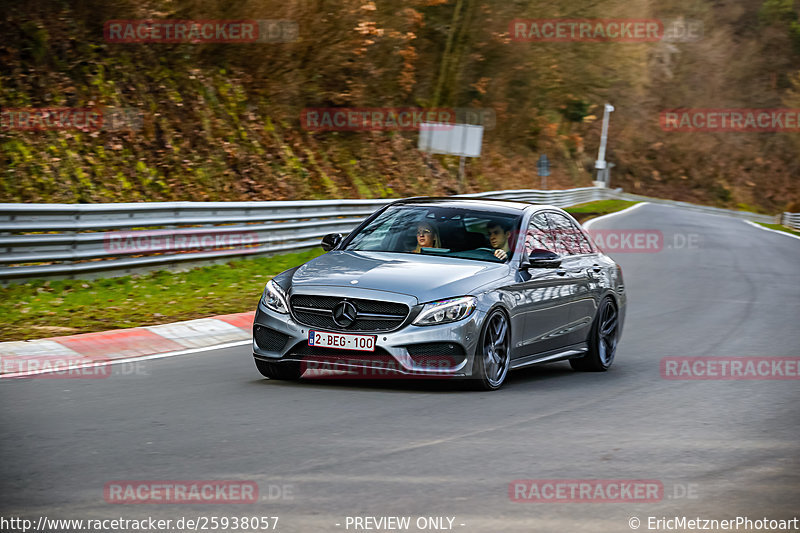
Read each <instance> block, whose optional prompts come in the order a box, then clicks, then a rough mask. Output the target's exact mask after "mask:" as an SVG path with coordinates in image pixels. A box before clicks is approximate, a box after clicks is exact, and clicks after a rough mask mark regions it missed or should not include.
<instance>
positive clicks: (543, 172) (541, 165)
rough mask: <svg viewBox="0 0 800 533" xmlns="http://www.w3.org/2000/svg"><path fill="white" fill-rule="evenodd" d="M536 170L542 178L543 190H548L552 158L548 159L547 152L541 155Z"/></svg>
mask: <svg viewBox="0 0 800 533" xmlns="http://www.w3.org/2000/svg"><path fill="white" fill-rule="evenodd" d="M536 170H537V172H538V173H539V176H540V177H541V178H542V190H543V191H545V190H547V176H549V175H550V160H549V159H547V154H542V155H540V156H539V161H537V162H536Z"/></svg>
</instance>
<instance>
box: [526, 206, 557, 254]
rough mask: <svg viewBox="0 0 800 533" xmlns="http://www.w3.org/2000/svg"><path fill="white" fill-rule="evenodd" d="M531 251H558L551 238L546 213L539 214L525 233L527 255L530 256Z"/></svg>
mask: <svg viewBox="0 0 800 533" xmlns="http://www.w3.org/2000/svg"><path fill="white" fill-rule="evenodd" d="M531 250H548V251H551V252H555V251H556V250H555V247H554V246H553V242H552V239H551V238H550V227H549V226H548V224H547V218H546V217H545V216H544V213H539V214H538V215H535V216H534V217H533V218H532V219H531V223H530V224H529V225H528V231H527V232H526V233H525V253H526V254H530V253H531Z"/></svg>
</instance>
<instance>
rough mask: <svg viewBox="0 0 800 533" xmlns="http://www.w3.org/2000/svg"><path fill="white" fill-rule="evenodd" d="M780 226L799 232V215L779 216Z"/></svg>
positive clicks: (787, 214) (786, 214)
mask: <svg viewBox="0 0 800 533" xmlns="http://www.w3.org/2000/svg"><path fill="white" fill-rule="evenodd" d="M781 224H783V225H784V226H786V227H787V228H792V229H796V230H798V231H800V213H784V214H783V216H781Z"/></svg>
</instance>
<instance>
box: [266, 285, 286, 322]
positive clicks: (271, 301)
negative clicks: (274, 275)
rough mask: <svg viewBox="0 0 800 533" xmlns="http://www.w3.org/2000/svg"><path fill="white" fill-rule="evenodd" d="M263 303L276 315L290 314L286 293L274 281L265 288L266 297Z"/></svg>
mask: <svg viewBox="0 0 800 533" xmlns="http://www.w3.org/2000/svg"><path fill="white" fill-rule="evenodd" d="M261 303H263V304H264V305H265V306H266V307H267V308H268V309H271V310H273V311H275V312H276V313H283V314H286V313H288V312H289V305H288V304H287V303H286V293H285V292H284V291H283V289H281V288H280V286H278V284H277V283H275V282H274V281H272V280H269V281H268V282H267V285H266V287H264V295H263V296H262V297H261Z"/></svg>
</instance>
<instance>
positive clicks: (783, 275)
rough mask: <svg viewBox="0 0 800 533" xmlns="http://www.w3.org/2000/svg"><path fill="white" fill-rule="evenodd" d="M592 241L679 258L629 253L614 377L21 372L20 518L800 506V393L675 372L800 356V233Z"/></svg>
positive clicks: (13, 384) (343, 522)
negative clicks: (150, 487)
mask: <svg viewBox="0 0 800 533" xmlns="http://www.w3.org/2000/svg"><path fill="white" fill-rule="evenodd" d="M592 229H593V230H600V229H633V230H642V229H647V230H660V231H661V232H662V234H663V242H662V244H663V248H662V249H661V250H660V251H653V250H650V251H649V252H648V253H616V254H615V253H611V254H610V255H612V257H614V259H616V260H617V261H618V262H619V263H620V264H621V265H622V267H623V270H624V276H625V281H626V285H627V291H628V298H629V307H628V315H627V320H626V323H625V328H624V332H623V336H622V341H621V344H620V346H619V350H618V352H617V357H616V361H615V363H614V366H613V367H612V368H611V370H610V371H609V372H607V373H601V374H595V373H577V372H573V371H572V370H571V369H570V367H569V364H568V363H566V362H561V363H554V364H551V365H546V366H541V367H535V368H530V369H526V370H521V371H518V372H515V373H512V374H511V376H510V379H509V381H508V382H507V383H506V385H505V386H504V387H503V389H501V390H500V391H497V392H468V391H463V390H459V389H457V388H454V387H452V384H450V383H446V382H445V383H431V382H419V381H413V382H405V383H397V382H384V381H370V382H353V381H347V382H343V381H330V380H326V381H312V382H309V381H306V382H301V383H283V382H275V381H270V380H266V379H262V377H261V376H260V374H258V372H257V371H256V369H255V367H254V365H253V361H252V355H251V351H250V349H249V347H248V346H238V347H232V348H226V349H218V350H213V351H208V352H204V353H198V354H195V355H186V356H179V357H172V358H166V359H155V360H147V361H142V362H141V363H139V365H138V366H137V367H136V370H135V371H133V372H128V373H119V374H114V375H112V376H111V377H110V378H107V379H14V380H3V381H2V382H0V402H1V404H2V409H1V410H0V427H2V432H1V433H0V449H2V452H1V453H2V461H0V491H1V492H2V497H1V498H0V515H2V516H4V517H8V516H22V517H26V518H31V519H33V520H36V519H37V518H38V517H40V516H47V517H48V518H56V517H58V518H74V519H89V518H92V519H95V518H97V519H104V518H119V517H123V518H144V517H148V516H152V517H160V518H163V519H172V520H173V521H174V520H176V519H177V518H180V517H192V518H197V517H199V516H206V517H209V516H218V517H221V516H229V517H231V516H269V517H273V516H277V517H279V522H278V525H277V528H276V530H277V531H281V532H335V531H364V530H367V528H366V527H365V526H366V525H367V523H366V522H361V523H360V525H361V526H364V527H362V528H361V529H358V528H356V527H355V526H354V524H355V523H354V522H353V520H352V517H362V518H363V517H376V518H380V517H388V516H398V517H401V516H408V517H411V527H410V529H407V531H419V530H421V529H419V528H417V524H416V522H415V521H416V520H417V518H419V517H445V519H444V520H443V521H442V522H441V524H440V525H441V527H439V528H438V530H443V529H446V528H447V527H450V528H451V529H452V530H455V531H463V532H465V533H471V532H481V533H482V532H499V531H514V532H534V531H536V532H554V533H555V532H558V533H567V532H583V531H587V532H595V531H596V532H604V533H605V532H624V531H631V530H632V528H631V526H632V525H635V524H634V522H635V521H634V522H630V521H631V519H632V518H634V517H635V518H637V519H639V520H640V521H641V525H640V527H639V529H640V530H642V531H645V530H648V527H647V523H648V519H649V517H657V518H659V519H661V518H672V517H681V516H687V517H689V518H697V517H700V518H701V519H735V518H736V517H737V516H742V517H749V518H751V519H753V520H755V519H763V518H764V517H766V518H768V519H776V520H777V519H789V518H793V517H794V516H795V515H796V514H800V513H798V510H800V505H798V502H800V389H799V388H798V384H799V383H800V382H799V381H798V380H797V379H788V380H764V379H757V380H727V381H726V380H671V379H664V378H663V377H662V375H661V370H660V362H661V360H662V358H664V357H678V356H698V357H712V356H718V357H745V356H752V357H773V356H793V357H797V356H800V322H798V318H799V317H800V240H798V239H794V238H791V237H788V236H785V235H779V234H776V233H773V232H769V231H765V230H761V229H758V228H755V227H753V226H751V225H749V224H747V223H745V222H744V221H742V220H738V219H734V218H727V217H721V216H714V215H707V214H701V213H697V212H693V211H687V210H682V209H679V208H674V207H669V206H661V205H651V204H648V205H644V206H642V207H639V208H637V209H635V210H632V211H629V212H625V213H622V214H620V215H618V216H614V217H610V218H607V219H603V220H599V221H598V222H597V223H596V224H595V225H594V226H593V228H592ZM257 298H258V295H257V294H254V295H253V300H254V303H255V300H256V299H257ZM114 480H247V481H254V482H255V483H256V484H257V486H258V488H259V496H258V498H259V502H258V503H255V504H236V505H231V504H224V503H221V504H210V505H209V504H185V503H183V504H139V505H135V504H134V505H123V504H116V503H109V502H107V501H106V498H104V487H105V486H106V484H107V483H109V482H111V481H114ZM515 480H656V481H658V482H660V483H661V484H662V485H663V493H660V497H659V498H658V501H635V502H625V503H619V502H614V503H603V502H600V501H591V502H587V501H584V502H564V501H553V500H552V499H551V500H548V501H543V500H541V499H540V500H537V501H532V502H531V501H526V502H517V501H512V498H511V497H510V493H509V487H510V486H512V487H513V482H514V481H515ZM348 517H351V518H350V519H349V521H348ZM448 517H449V518H452V519H453V520H452V522H449V521H448V520H447V518H448ZM173 523H174V522H173ZM337 524H338V525H337ZM373 524H374V523H373ZM383 524H384V525H386V523H385V522H384V523H383ZM427 524H428V526H430V525H431V524H435V522H427ZM449 524H452V525H449ZM7 530H8V531H14V529H11V528H3V531H7ZM171 530H176V529H175V528H172V529H171ZM370 530H372V531H388V530H390V529H386V528H384V529H370ZM426 530H431V527H428V529H426ZM650 530H652V529H650ZM739 530H740V531H743V530H744V531H746V530H747V529H743V528H740V529H739ZM54 531H55V530H54Z"/></svg>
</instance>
